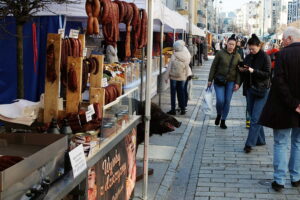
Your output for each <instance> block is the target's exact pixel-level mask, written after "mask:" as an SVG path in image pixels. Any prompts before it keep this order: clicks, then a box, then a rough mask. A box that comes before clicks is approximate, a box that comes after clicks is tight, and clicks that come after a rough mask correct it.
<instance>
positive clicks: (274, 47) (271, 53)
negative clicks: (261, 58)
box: [266, 43, 279, 74]
mask: <svg viewBox="0 0 300 200" xmlns="http://www.w3.org/2000/svg"><path fill="white" fill-rule="evenodd" d="M277 52H279V46H278V44H276V43H274V44H273V45H272V47H271V48H270V49H269V50H268V51H267V52H266V53H267V54H268V55H269V56H270V58H271V62H272V65H271V72H272V74H273V70H274V67H275V58H276V53H277Z"/></svg>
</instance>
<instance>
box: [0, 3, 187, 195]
mask: <svg viewBox="0 0 300 200" xmlns="http://www.w3.org/2000/svg"><path fill="white" fill-rule="evenodd" d="M105 2H106V3H107V4H109V5H110V6H107V7H110V8H111V9H112V10H103V11H105V12H103V13H102V14H100V13H98V12H96V11H95V10H97V9H98V8H99V7H97V5H95V4H93V3H91V1H89V0H88V1H87V4H86V2H85V1H81V2H80V3H79V4H76V5H75V4H74V5H73V4H70V5H63V6H61V5H60V6H58V7H53V8H51V9H50V10H52V11H55V12H48V11H46V10H44V11H41V12H40V13H38V14H37V16H36V18H35V20H37V21H38V20H40V19H42V18H46V19H47V20H48V21H47V22H51V23H53V25H52V26H51V30H50V31H49V30H47V31H44V32H41V34H43V37H38V36H40V35H38V36H36V37H37V38H40V39H41V41H40V42H38V44H39V45H40V46H41V47H40V48H37V49H36V50H37V51H38V53H39V55H38V60H39V61H40V62H41V63H38V68H37V69H36V68H32V69H31V70H30V72H28V73H32V74H30V75H31V76H36V77H38V79H40V80H39V81H40V82H41V83H42V84H41V87H42V89H40V90H39V91H37V92H36V93H35V94H34V95H33V97H32V98H31V99H32V100H34V101H37V100H39V102H37V103H33V102H29V101H26V100H21V101H19V102H16V103H13V104H11V103H10V102H9V101H7V102H5V103H8V102H9V103H8V104H5V105H0V120H1V121H2V122H4V123H5V127H6V130H7V133H5V134H1V135H0V149H1V151H0V152H1V153H0V154H1V155H0V156H2V157H0V159H2V161H3V162H1V167H2V168H1V172H0V179H1V182H0V199H1V200H2V199H3V200H4V199H20V198H23V199H34V198H35V199H36V198H40V199H43V198H44V199H61V198H65V197H66V196H68V197H69V198H71V199H79V198H80V197H84V198H88V199H129V198H130V196H131V194H132V192H133V189H134V185H135V177H136V166H135V153H136V148H137V143H136V138H137V137H139V136H138V134H145V137H144V140H145V145H144V146H145V151H144V153H145V155H144V157H145V163H144V181H145V188H144V196H147V175H148V161H147V160H148V157H147V156H148V143H149V131H150V130H149V124H150V117H151V116H150V102H151V97H153V96H154V95H155V94H156V93H157V84H158V82H159V81H157V80H158V76H159V75H161V74H162V73H163V72H164V71H165V69H164V68H163V67H164V66H165V65H166V62H165V61H167V59H164V58H163V56H162V55H160V57H154V58H152V53H153V49H152V44H153V34H152V33H153V32H155V31H157V32H160V34H163V32H170V31H173V32H175V30H179V31H183V30H184V27H186V26H185V20H184V18H182V16H179V14H178V15H177V14H175V15H174V13H173V17H178V23H174V20H173V19H174V18H172V17H170V16H171V12H170V10H168V9H167V8H165V7H163V6H162V4H161V3H157V2H160V1H154V2H155V3H154V4H153V2H152V1H144V4H141V2H140V3H139V2H136V4H134V3H125V2H121V1H116V2H112V1H109V0H107V1H105ZM146 3H148V4H146ZM143 5H144V6H143ZM145 5H148V6H145ZM107 7H106V8H107ZM122 7H124V8H125V7H126V8H127V10H132V12H131V14H130V12H128V13H127V14H124V13H123V14H121V13H119V12H120V10H122V9H121V8H122ZM116 8H120V9H116ZM143 8H147V9H148V10H147V11H146V10H145V9H143ZM102 9H104V7H103V8H102ZM154 9H155V10H157V11H160V12H154V13H155V14H154V13H153V10H154ZM98 10H99V9H98ZM105 13H106V15H105ZM108 13H111V14H108ZM116 13H117V14H116ZM153 14H154V15H153ZM118 15H119V17H114V16H118ZM105 16H106V19H105ZM109 16H110V17H109ZM147 17H148V18H147ZM129 18H130V20H129ZM96 19H97V20H96ZM99 19H101V20H99ZM98 20H99V21H98ZM47 22H45V23H47ZM29 25H32V23H30V24H29ZM32 27H33V26H32ZM41 27H43V24H41V26H40V27H38V29H37V30H39V29H40V28H41ZM130 27H132V29H130ZM147 29H148V31H147ZM32 30H33V29H32ZM138 30H140V32H139V31H138ZM85 33H86V34H85ZM119 36H120V37H119ZM131 37H133V38H131ZM32 38H34V34H33V35H32ZM136 38H137V40H135V39H136ZM162 38H163V37H160V40H161V41H162ZM120 42H122V43H123V44H120V45H124V46H123V47H124V48H118V49H117V48H116V47H117V46H118V45H119V43H120ZM103 43H104V45H103ZM147 43H148V44H150V45H147ZM146 45H147V54H146V55H145V53H144V52H145V49H146ZM109 46H110V48H108V47H109ZM103 47H105V48H103ZM161 47H162V46H161ZM33 48H34V47H33ZM141 49H142V51H140V52H142V53H141V54H140V59H139V57H138V56H136V54H138V52H139V50H141ZM114 50H119V51H122V52H123V55H124V58H123V59H122V62H119V59H120V58H121V57H119V56H118V54H116V52H115V53H113V51H114ZM161 50H162V48H161ZM105 51H106V52H105ZM40 52H41V53H40ZM104 52H105V53H104ZM104 54H105V55H104ZM136 57H137V58H136ZM147 58H150V59H147ZM27 59H29V57H28V58H27ZM115 59H117V60H115ZM7 65H8V66H11V65H13V64H11V63H9V62H7ZM26 65H28V66H31V67H32V66H33V65H35V63H34V64H32V63H30V64H27V63H26ZM8 68H9V67H8ZM152 69H153V70H152ZM33 71H34V73H33ZM152 71H153V72H152ZM13 72H15V71H13ZM13 72H12V73H13ZM35 73H36V74H35ZM31 76H29V77H28V79H29V80H30V77H31ZM143 84H144V85H143ZM35 85H37V84H35V83H31V82H30V84H26V85H25V88H28V89H30V90H36V88H35V87H36V86H35ZM38 85H39V84H38ZM141 85H142V86H141ZM39 87H40V86H39ZM12 90H13V89H12ZM42 92H43V93H44V94H43V95H41V98H39V97H40V94H41V93H42ZM13 97H14V96H12V97H10V98H13ZM31 99H30V100H31ZM143 100H145V101H146V105H145V106H144V107H143V106H141V105H142V103H141V101H143ZM2 103H4V102H2ZM141 107H142V108H143V109H145V112H142V111H141ZM12 110H13V111H12ZM12 113H13V114H12ZM141 113H143V115H144V117H145V118H144V120H142V119H141V116H140V115H142V114H141ZM142 121H143V122H144V123H145V127H146V128H145V132H141V131H140V130H139V128H138V127H137V125H138V124H140V123H141V122H142ZM9 132H20V133H17V134H16V135H14V134H13V133H9ZM40 133H47V134H40ZM44 141H45V142H44ZM37 146H38V147H37ZM14 147H17V149H18V151H15V149H14ZM20 152H21V153H20ZM7 156H8V157H7ZM37 161H39V162H37ZM5 163H7V165H6V164H5ZM32 163H34V164H35V165H31V164H32ZM29 165H30V166H31V167H28V166H29ZM21 169H24V171H23V173H22V175H19V174H16V173H15V172H16V171H20V170H21ZM3 177H5V178H3ZM12 188H13V189H12Z"/></svg>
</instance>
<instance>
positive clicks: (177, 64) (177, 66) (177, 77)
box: [166, 40, 192, 115]
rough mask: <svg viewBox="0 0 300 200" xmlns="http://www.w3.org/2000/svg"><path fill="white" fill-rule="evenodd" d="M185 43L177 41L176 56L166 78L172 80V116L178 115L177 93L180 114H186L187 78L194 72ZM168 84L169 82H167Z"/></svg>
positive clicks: (173, 56) (170, 112)
mask: <svg viewBox="0 0 300 200" xmlns="http://www.w3.org/2000/svg"><path fill="white" fill-rule="evenodd" d="M184 45H185V42H184V41H182V40H177V41H176V42H175V43H174V45H173V49H174V54H173V55H172V57H171V61H170V65H169V67H168V69H167V75H166V77H168V78H170V90H171V110H170V111H169V112H168V114H170V115H176V93H177V99H178V105H179V107H180V110H181V112H180V114H181V115H184V114H185V113H186V106H187V105H186V104H187V101H186V93H185V83H186V81H187V78H188V77H189V76H191V75H192V70H191V68H190V66H189V64H190V61H191V54H190V53H189V51H188V50H187V48H186V47H185V46H184ZM166 82H168V80H166Z"/></svg>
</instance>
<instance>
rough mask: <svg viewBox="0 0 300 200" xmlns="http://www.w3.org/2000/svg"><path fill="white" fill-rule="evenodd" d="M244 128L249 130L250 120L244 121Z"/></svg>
mask: <svg viewBox="0 0 300 200" xmlns="http://www.w3.org/2000/svg"><path fill="white" fill-rule="evenodd" d="M246 128H247V129H249V128H250V120H246Z"/></svg>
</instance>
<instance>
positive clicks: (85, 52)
mask: <svg viewBox="0 0 300 200" xmlns="http://www.w3.org/2000/svg"><path fill="white" fill-rule="evenodd" d="M86 54H87V48H84V49H83V52H82V55H83V57H86Z"/></svg>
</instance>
